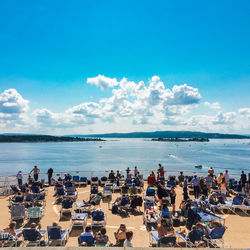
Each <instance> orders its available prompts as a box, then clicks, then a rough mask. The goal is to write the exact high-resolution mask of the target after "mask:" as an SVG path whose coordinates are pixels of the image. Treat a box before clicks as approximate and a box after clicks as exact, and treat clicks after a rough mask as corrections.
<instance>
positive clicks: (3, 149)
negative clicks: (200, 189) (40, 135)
mask: <svg viewBox="0 0 250 250" xmlns="http://www.w3.org/2000/svg"><path fill="white" fill-rule="evenodd" d="M249 143H250V140H210V142H190V143H189V142H178V143H175V142H153V141H149V140H147V141H146V140H144V139H118V140H108V141H105V142H57V143H51V142H50V143H0V175H8V174H16V173H17V171H18V170H22V171H23V172H24V173H28V172H29V171H30V170H31V169H32V167H33V166H34V165H37V166H38V167H39V168H40V170H41V171H42V172H47V169H48V168H50V167H52V168H53V169H54V171H70V170H79V171H81V170H104V169H106V170H110V169H126V168H127V167H128V166H129V167H131V168H133V167H134V166H135V165H137V167H138V168H139V169H157V164H158V163H162V164H163V165H164V167H165V169H167V170H184V171H185V170H186V171H187V170H189V171H194V170H196V171H197V169H195V168H194V166H195V165H198V164H201V165H203V169H202V171H206V170H207V169H208V168H209V167H210V166H212V167H213V168H214V169H215V170H216V171H217V172H219V171H220V170H221V171H224V170H225V169H228V170H229V171H230V173H240V171H241V170H245V171H246V172H250V144H249ZM198 171H199V170H198Z"/></svg>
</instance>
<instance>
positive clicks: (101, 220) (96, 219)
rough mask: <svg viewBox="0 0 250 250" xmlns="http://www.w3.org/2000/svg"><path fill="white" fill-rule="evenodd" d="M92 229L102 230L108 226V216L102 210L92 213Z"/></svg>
mask: <svg viewBox="0 0 250 250" xmlns="http://www.w3.org/2000/svg"><path fill="white" fill-rule="evenodd" d="M91 215H92V223H91V227H92V228H100V227H105V226H106V214H104V212H103V211H101V210H96V211H93V212H92V214H91Z"/></svg>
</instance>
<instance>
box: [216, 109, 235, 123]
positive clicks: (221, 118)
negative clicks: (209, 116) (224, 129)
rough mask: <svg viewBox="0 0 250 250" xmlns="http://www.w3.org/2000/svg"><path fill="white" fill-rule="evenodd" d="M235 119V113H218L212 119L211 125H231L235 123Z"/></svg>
mask: <svg viewBox="0 0 250 250" xmlns="http://www.w3.org/2000/svg"><path fill="white" fill-rule="evenodd" d="M235 118H236V113H235V112H227V113H222V112H219V113H218V114H217V115H216V117H215V118H214V119H213V124H231V123H234V122H235Z"/></svg>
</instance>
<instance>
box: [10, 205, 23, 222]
mask: <svg viewBox="0 0 250 250" xmlns="http://www.w3.org/2000/svg"><path fill="white" fill-rule="evenodd" d="M10 213H11V221H18V220H24V219H25V218H26V211H25V206H24V205H14V206H12V207H11V208H10Z"/></svg>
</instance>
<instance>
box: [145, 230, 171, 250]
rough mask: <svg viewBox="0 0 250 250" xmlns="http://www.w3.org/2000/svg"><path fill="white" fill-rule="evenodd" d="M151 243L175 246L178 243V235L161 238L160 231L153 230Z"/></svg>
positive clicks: (153, 244) (161, 245) (158, 245)
mask: <svg viewBox="0 0 250 250" xmlns="http://www.w3.org/2000/svg"><path fill="white" fill-rule="evenodd" d="M149 236H150V245H151V246H156V247H174V246H175V244H176V236H164V237H161V238H159V237H158V232H156V231H151V232H150V234H149Z"/></svg>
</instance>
